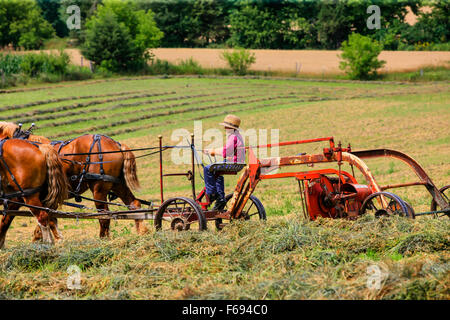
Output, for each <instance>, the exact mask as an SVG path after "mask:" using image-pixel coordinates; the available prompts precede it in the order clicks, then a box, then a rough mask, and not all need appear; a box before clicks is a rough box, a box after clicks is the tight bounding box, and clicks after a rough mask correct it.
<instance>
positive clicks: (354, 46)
mask: <svg viewBox="0 0 450 320" xmlns="http://www.w3.org/2000/svg"><path fill="white" fill-rule="evenodd" d="M341 50H342V54H341V55H340V58H341V59H342V60H343V61H341V62H340V65H339V68H340V69H342V70H344V71H345V72H346V73H347V74H348V75H349V77H350V78H351V79H360V80H362V79H369V78H373V77H374V76H376V74H377V69H379V68H381V67H382V66H383V65H384V64H385V63H386V62H385V61H379V60H378V55H379V54H380V53H381V50H383V45H382V44H381V43H379V42H378V41H376V40H372V39H371V38H370V37H367V36H363V35H360V34H358V33H352V34H351V35H350V36H349V37H348V40H347V41H344V42H343V43H342V47H341Z"/></svg>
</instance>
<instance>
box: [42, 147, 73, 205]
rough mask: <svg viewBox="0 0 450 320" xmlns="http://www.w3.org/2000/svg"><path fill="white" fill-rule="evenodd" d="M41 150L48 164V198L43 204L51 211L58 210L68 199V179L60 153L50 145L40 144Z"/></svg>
mask: <svg viewBox="0 0 450 320" xmlns="http://www.w3.org/2000/svg"><path fill="white" fill-rule="evenodd" d="M39 150H41V152H42V153H43V154H44V156H45V160H46V163H47V185H48V193H47V197H46V198H45V200H44V201H43V204H44V205H45V206H46V207H47V208H50V209H57V208H58V206H59V205H60V204H62V203H63V202H64V200H65V199H67V197H68V194H67V193H68V191H67V186H68V182H67V178H66V175H65V174H64V171H63V165H62V162H61V160H60V159H59V156H58V152H56V150H55V149H54V148H53V147H52V146H51V145H49V144H40V145H39Z"/></svg>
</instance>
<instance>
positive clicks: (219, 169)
mask: <svg viewBox="0 0 450 320" xmlns="http://www.w3.org/2000/svg"><path fill="white" fill-rule="evenodd" d="M245 166H246V164H245V163H230V162H216V163H213V164H212V165H211V166H210V167H209V172H211V173H214V174H216V175H225V174H237V173H238V172H239V171H241V170H242V169H243V168H244V167H245Z"/></svg>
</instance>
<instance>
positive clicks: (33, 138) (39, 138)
mask: <svg viewBox="0 0 450 320" xmlns="http://www.w3.org/2000/svg"><path fill="white" fill-rule="evenodd" d="M28 140H30V141H34V142H40V143H43V144H49V143H50V142H51V140H49V139H47V138H46V137H43V136H35V135H34V134H31V135H30V136H29V137H28Z"/></svg>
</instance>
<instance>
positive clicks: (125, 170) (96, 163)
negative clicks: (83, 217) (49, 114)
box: [54, 134, 147, 237]
mask: <svg viewBox="0 0 450 320" xmlns="http://www.w3.org/2000/svg"><path fill="white" fill-rule="evenodd" d="M54 147H55V148H56V149H57V150H58V153H59V155H60V157H61V159H62V160H63V162H64V171H65V172H66V175H67V177H68V178H69V180H70V181H69V188H70V191H71V193H70V196H71V197H75V198H77V196H76V195H81V194H83V193H84V192H86V191H87V190H88V189H90V190H91V192H92V194H93V198H94V199H95V200H99V202H95V206H96V208H97V210H99V211H108V210H109V208H108V204H107V203H106V202H107V197H108V194H109V193H110V192H111V191H112V192H113V193H114V194H115V195H117V196H118V197H119V198H120V199H121V200H122V201H123V203H124V204H125V205H128V206H129V208H130V209H139V208H141V203H140V201H139V200H137V199H136V197H135V196H134V195H133V193H132V192H131V190H136V189H139V187H140V186H139V180H138V177H137V167H136V158H135V156H134V154H133V153H132V152H131V151H127V150H130V148H129V147H128V146H126V145H125V144H120V143H118V142H116V141H114V140H113V139H111V138H109V137H107V136H103V135H92V134H86V135H83V136H81V137H78V138H75V139H72V140H68V141H64V142H57V143H54ZM111 151H113V152H115V153H108V152H111ZM120 151H122V152H120ZM91 152H92V153H96V152H105V154H92V155H87V154H86V153H91ZM78 153H81V155H73V156H64V154H78ZM110 221H111V220H109V219H99V222H100V237H108V236H109V226H110ZM135 224H136V231H137V232H138V233H139V234H142V233H145V232H147V228H146V227H145V226H144V225H143V220H135Z"/></svg>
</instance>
